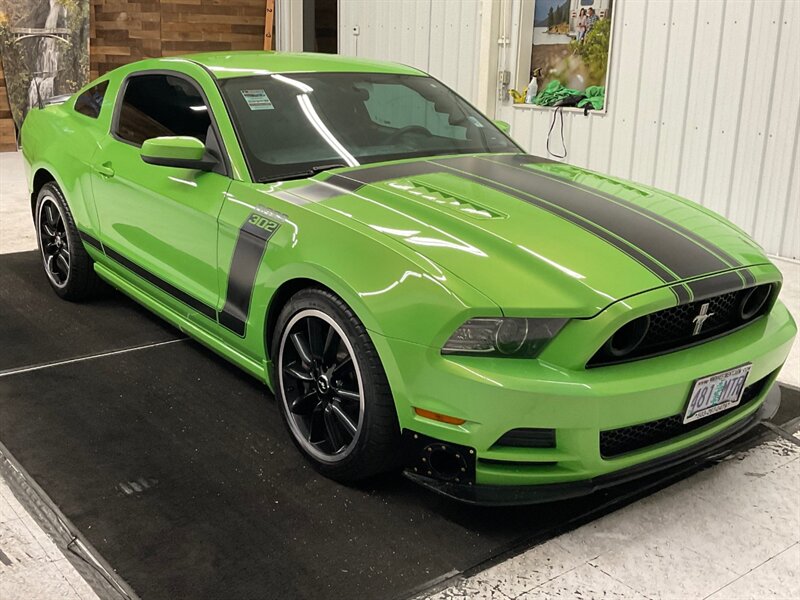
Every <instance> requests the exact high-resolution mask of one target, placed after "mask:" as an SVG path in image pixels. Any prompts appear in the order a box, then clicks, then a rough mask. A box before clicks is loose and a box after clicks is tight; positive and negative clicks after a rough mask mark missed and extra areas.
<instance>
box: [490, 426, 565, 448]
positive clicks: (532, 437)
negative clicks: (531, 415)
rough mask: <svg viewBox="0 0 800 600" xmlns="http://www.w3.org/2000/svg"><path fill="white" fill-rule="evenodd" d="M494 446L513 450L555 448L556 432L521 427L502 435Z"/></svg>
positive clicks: (553, 430)
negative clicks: (512, 448)
mask: <svg viewBox="0 0 800 600" xmlns="http://www.w3.org/2000/svg"><path fill="white" fill-rule="evenodd" d="M494 446H506V447H508V446H510V447H514V448H555V447H556V430H555V429H538V428H532V427H521V428H519V429H512V430H511V431H507V432H506V433H504V434H503V435H502V436H501V437H500V439H499V440H497V441H496V442H495V443H494V444H493V447H494Z"/></svg>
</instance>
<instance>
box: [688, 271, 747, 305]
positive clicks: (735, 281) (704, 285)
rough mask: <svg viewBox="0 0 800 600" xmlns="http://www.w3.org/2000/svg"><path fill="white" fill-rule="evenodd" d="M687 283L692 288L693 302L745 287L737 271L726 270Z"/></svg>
mask: <svg viewBox="0 0 800 600" xmlns="http://www.w3.org/2000/svg"><path fill="white" fill-rule="evenodd" d="M687 285H688V286H689V289H690V290H692V295H693V296H694V299H693V302H697V301H698V300H705V299H706V298H713V297H715V296H721V295H722V294H728V293H730V292H737V291H739V290H741V289H743V288H744V287H746V286H745V285H744V283H743V282H742V277H741V276H740V274H739V272H738V271H728V272H726V273H719V274H718V275H713V276H711V277H704V278H702V279H696V280H695V281H689V282H687Z"/></svg>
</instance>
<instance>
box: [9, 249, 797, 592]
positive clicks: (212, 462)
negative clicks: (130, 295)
mask: <svg viewBox="0 0 800 600" xmlns="http://www.w3.org/2000/svg"><path fill="white" fill-rule="evenodd" d="M35 259H36V256H35V254H33V255H31V254H18V255H10V256H6V257H2V258H0V278H2V279H1V280H0V281H1V282H2V283H0V335H2V336H3V337H2V338H0V339H2V340H3V342H5V340H7V339H10V340H11V341H12V342H13V343H14V345H15V348H14V350H13V356H12V357H11V359H9V358H7V357H6V356H5V351H6V348H5V347H4V348H3V358H2V360H3V361H6V362H5V363H4V364H8V363H13V364H17V365H24V364H30V363H31V362H33V360H32V359H31V358H30V357H34V358H35V362H37V363H40V362H45V361H53V360H57V359H59V358H69V357H74V356H80V355H86V354H90V353H94V352H108V351H109V350H113V349H115V348H118V347H126V346H131V345H136V344H141V343H146V342H154V341H159V340H164V339H170V336H174V335H175V334H174V333H173V332H172V330H170V329H168V328H167V327H166V326H162V325H160V323H159V321H157V320H156V319H155V318H154V317H150V316H148V315H147V314H145V313H144V312H143V311H141V310H139V309H137V308H135V307H134V305H133V304H132V303H130V302H128V301H126V300H124V299H122V298H120V297H117V296H115V295H112V296H111V297H109V298H106V299H104V300H101V301H98V302H95V303H92V304H88V305H84V306H81V305H72V304H68V303H64V302H61V301H59V300H57V299H56V298H55V297H53V294H52V292H51V291H50V289H49V288H48V286H47V283H46V281H45V280H44V276H43V275H41V273H40V271H39V269H38V264H37V263H36V260H35ZM9 286H14V287H15V288H16V289H17V290H18V292H17V293H16V294H15V293H13V292H11V291H9V290H8V287H9ZM19 298H22V299H21V300H18V299H19ZM36 312H39V313H42V312H44V313H45V314H46V315H47V317H48V319H49V320H48V319H43V320H41V321H40V320H37V319H35V318H33V316H32V315H34V314H35V313H36ZM9 319H11V320H17V321H18V322H17V323H8V322H7V321H8V320H9ZM49 324H52V328H53V329H54V333H55V334H56V337H55V340H56V342H54V343H51V344H50V345H48V344H46V343H45V341H44V336H45V335H46V334H49V331H50V325H49ZM11 333H13V337H11V338H9V337H6V336H8V335H9V334H11ZM40 355H44V356H40ZM0 368H2V367H0ZM787 393H788V394H793V396H792V400H791V401H790V402H788V403H787V402H786V401H784V406H787V407H794V408H795V409H797V408H798V407H800V402H798V400H797V398H798V397H800V396H798V394H797V392H795V391H791V392H788V391H787ZM799 410H800V409H799ZM782 412H783V413H784V416H785V417H791V416H796V415H797V412H795V413H794V414H789V413H790V412H791V411H790V410H789V411H786V410H782ZM754 435H755V433H754ZM0 440H2V441H3V443H4V444H5V445H6V447H7V448H8V449H9V450H10V451H11V453H12V454H13V455H14V456H15V458H16V459H17V460H18V461H19V462H20V463H21V464H22V465H23V467H24V468H25V469H26V470H27V471H28V473H29V474H30V475H31V476H32V477H33V478H34V479H35V480H36V481H37V482H38V484H39V485H40V486H41V487H42V488H43V489H44V490H45V491H46V492H47V494H48V495H49V496H50V498H51V499H52V500H53V501H54V502H55V503H56V504H57V505H58V506H59V508H60V509H61V511H62V512H63V513H64V514H65V515H66V516H67V517H68V518H69V519H70V520H71V521H72V523H73V524H75V525H76V526H77V527H78V529H79V530H80V531H81V532H82V533H83V534H84V535H85V536H86V538H87V539H88V540H89V541H90V542H91V544H92V545H93V546H94V547H95V548H96V549H97V550H98V551H99V552H100V553H101V554H102V555H103V556H104V558H105V559H106V560H107V561H108V562H109V563H110V564H111V565H112V566H113V567H114V568H115V569H116V570H117V572H118V573H119V574H120V575H121V576H122V577H123V578H124V579H125V580H126V581H127V582H128V583H129V584H131V586H132V587H133V589H134V590H136V591H137V593H139V594H140V595H141V597H142V598H144V599H145V600H149V599H162V598H163V599H172V598H192V599H197V600H201V599H205V598H208V599H214V600H216V599H219V598H237V599H238V598H281V599H282V600H289V599H292V598H313V599H319V600H327V599H341V598H359V599H360V598H365V599H369V598H398V597H404V596H407V595H408V594H410V593H411V592H412V591H414V590H418V589H420V587H421V586H424V585H425V584H426V583H427V582H431V581H433V580H436V579H440V578H442V577H445V576H447V575H448V574H452V573H454V572H461V571H465V570H469V569H473V568H475V567H476V565H479V564H481V563H485V561H487V560H492V559H493V558H494V557H497V556H498V555H500V554H502V553H503V552H505V551H508V550H509V549H512V548H514V547H518V546H519V545H520V544H530V543H533V542H537V541H542V540H543V539H545V538H546V537H549V536H552V535H554V534H555V533H557V532H558V531H559V530H562V529H565V528H569V527H572V526H574V525H576V524H578V523H580V522H582V521H585V520H588V519H590V518H592V517H593V516H596V515H597V514H599V513H602V512H607V511H608V510H611V508H610V507H616V506H620V505H622V504H624V503H626V502H629V501H632V499H635V498H636V497H637V496H640V495H643V494H646V493H648V492H649V491H652V490H653V489H658V488H659V487H663V486H664V485H667V484H669V483H670V482H671V481H673V480H674V479H675V478H676V477H680V476H681V475H683V474H685V473H686V471H687V469H692V468H694V469H696V468H700V467H701V466H702V465H701V464H699V463H698V464H696V465H693V466H691V467H685V468H681V469H677V470H673V471H670V472H667V473H662V474H660V475H659V476H657V477H651V478H648V479H645V480H640V481H637V482H636V483H633V484H630V485H626V486H623V487H619V488H615V489H614V490H610V491H606V492H603V493H601V494H595V495H593V496H590V497H587V498H583V499H579V500H573V501H566V502H560V503H554V504H548V505H540V506H531V507H518V508H503V509H486V508H479V507H471V506H466V505H462V504H458V503H455V502H453V501H450V500H447V499H445V498H442V497H439V496H436V495H434V494H432V493H430V492H427V491H425V490H423V489H421V488H419V487H417V486H415V485H413V484H412V483H410V482H408V481H407V480H405V479H404V478H402V477H401V476H400V475H399V474H390V475H387V476H385V477H383V478H381V479H380V480H378V481H374V482H371V483H370V484H369V485H366V486H361V487H347V486H342V485H338V484H336V483H333V482H331V481H329V480H327V479H325V478H323V477H320V476H319V475H317V474H316V473H315V472H314V471H313V470H312V469H311V468H310V467H308V465H307V464H306V463H305V461H304V460H303V459H302V457H301V456H300V455H299V453H298V452H297V450H296V449H295V448H294V446H293V445H292V443H291V442H290V440H289V437H288V434H287V433H286V432H285V430H284V427H283V424H282V423H281V421H280V416H279V414H278V411H277V407H276V406H275V403H274V400H273V399H272V398H271V396H270V395H269V394H268V393H267V392H266V390H265V388H264V387H263V386H262V385H261V384H260V383H258V382H257V381H255V380H254V379H251V378H250V377H248V376H247V375H245V374H243V373H242V372H241V371H239V370H237V369H236V368H235V367H233V366H230V365H229V364H228V363H226V362H225V361H223V360H222V359H221V358H219V357H217V356H216V355H213V354H212V353H210V352H209V351H206V350H205V349H203V348H202V347H201V346H199V345H198V344H196V343H194V342H192V341H189V340H185V341H179V342H176V343H172V344H169V345H162V346H157V347H152V348H148V349H145V350H140V351H137V352H128V353H124V354H115V355H107V356H103V357H98V358H92V359H89V360H84V361H78V362H72V363H65V364H60V365H56V366H51V367H47V368H44V369H40V370H37V371H27V372H19V373H15V374H7V375H5V376H3V377H0Z"/></svg>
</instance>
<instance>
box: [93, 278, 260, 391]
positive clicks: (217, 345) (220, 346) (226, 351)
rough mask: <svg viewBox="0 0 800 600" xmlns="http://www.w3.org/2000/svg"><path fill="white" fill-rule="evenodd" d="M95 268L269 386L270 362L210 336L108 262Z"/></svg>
mask: <svg viewBox="0 0 800 600" xmlns="http://www.w3.org/2000/svg"><path fill="white" fill-rule="evenodd" d="M94 270H95V272H97V274H98V276H99V277H100V278H101V279H103V280H104V281H106V282H108V283H109V284H110V285H111V286H113V287H115V288H117V289H118V290H119V291H121V292H122V293H124V294H125V295H126V296H129V297H130V298H131V299H133V300H134V301H136V302H138V303H139V304H141V305H142V306H144V307H145V308H146V309H148V310H149V311H151V312H153V313H155V314H156V315H158V316H159V317H161V318H162V319H164V320H165V321H167V322H168V323H170V324H171V325H173V326H175V327H177V328H178V329H179V330H180V331H182V332H183V333H185V334H187V335H188V336H190V337H191V338H193V339H195V340H197V341H198V342H200V343H201V344H203V345H204V346H206V347H207V348H208V349H210V350H212V351H213V352H215V353H216V354H219V355H220V356H221V357H222V358H224V359H226V360H228V361H230V362H231V363H233V364H234V365H236V366H237V367H239V368H240V369H242V370H243V371H245V372H247V373H248V374H249V375H252V376H253V377H255V378H256V379H258V380H259V381H261V382H262V383H265V384H267V385H269V377H268V372H269V369H268V365H266V364H260V363H258V362H256V361H254V360H252V359H251V358H248V357H247V356H245V355H243V354H242V353H240V352H238V351H237V350H235V349H233V348H231V347H230V346H229V345H228V344H226V343H225V342H223V341H222V340H220V339H219V338H217V337H215V336H213V335H211V334H210V333H208V332H206V331H205V330H203V329H201V328H200V327H198V326H197V325H195V324H194V323H192V322H191V321H189V320H188V319H186V318H185V317H183V316H181V315H179V314H178V313H176V312H175V311H173V310H172V309H171V308H169V307H168V306H167V305H166V304H164V303H163V302H161V301H159V300H158V299H156V298H154V297H153V296H151V295H150V294H148V293H147V292H145V291H143V290H142V289H141V288H139V287H136V286H134V285H133V284H131V283H129V282H128V281H127V280H125V279H123V278H122V277H120V276H119V275H117V274H116V273H114V272H113V271H112V270H111V269H109V268H108V267H106V266H105V265H103V264H101V263H99V262H95V263H94Z"/></svg>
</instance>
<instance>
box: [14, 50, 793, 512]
mask: <svg viewBox="0 0 800 600" xmlns="http://www.w3.org/2000/svg"><path fill="white" fill-rule="evenodd" d="M44 104H48V105H47V106H44ZM505 129H507V127H506V126H505V125H504V124H502V123H498V124H495V123H492V122H491V121H489V120H488V119H487V118H486V117H484V116H483V115H481V114H480V113H479V112H477V111H476V110H475V109H474V108H473V107H472V106H470V105H469V104H468V103H467V102H465V101H464V100H463V99H461V98H460V97H458V96H457V95H456V94H455V93H453V92H452V91H451V90H449V89H448V88H447V87H446V86H444V85H443V84H442V83H440V82H439V81H437V80H435V79H433V78H431V77H429V76H427V75H425V74H424V73H422V72H420V71H417V70H415V69H412V68H410V67H405V66H400V65H393V64H384V63H376V62H369V61H360V60H358V61H357V60H350V59H343V58H340V57H335V56H316V55H301V54H298V55H291V54H272V53H262V52H251V53H216V54H202V55H194V56H185V57H176V58H162V59H153V60H146V61H142V62H138V63H135V64H132V65H128V66H126V67H122V68H120V69H117V70H116V71H113V72H111V73H109V74H107V75H105V76H103V77H101V78H99V79H97V80H96V81H94V82H92V83H90V84H89V85H88V86H87V87H85V88H84V89H82V90H81V91H80V92H78V93H77V94H75V95H74V96H72V97H70V98H68V99H64V98H61V99H54V100H52V101H50V102H49V103H43V107H42V108H40V109H36V110H33V111H31V113H30V114H29V115H28V117H27V119H26V120H25V124H24V126H23V128H22V136H21V137H22V147H23V152H24V155H25V158H26V162H27V165H28V168H29V179H28V180H29V182H30V191H31V207H32V210H33V214H34V220H35V224H36V229H37V232H38V237H39V242H40V248H41V254H42V261H43V265H44V269H45V272H46V274H47V277H48V278H49V281H50V284H51V285H52V287H53V289H54V290H55V292H56V293H57V294H58V295H59V296H60V297H62V298H64V299H67V300H80V299H83V298H86V297H88V296H89V295H90V294H91V293H92V291H93V290H94V289H95V286H96V284H97V282H98V281H99V280H100V279H102V280H105V281H106V282H108V283H110V284H111V285H113V286H114V287H116V288H118V289H120V290H122V291H123V292H124V293H126V294H128V295H129V296H131V297H132V298H134V299H135V300H136V301H138V302H140V303H141V304H143V305H144V306H146V307H147V308H149V309H150V310H152V311H153V312H154V313H156V314H158V315H160V316H161V317H163V318H164V319H166V320H167V321H169V322H170V323H172V324H173V325H175V326H177V327H179V328H180V329H181V330H183V331H185V332H187V333H189V334H190V335H191V336H192V337H194V338H195V339H197V340H198V341H200V342H202V343H203V344H205V345H207V346H208V347H210V348H212V349H213V350H215V351H216V352H218V353H219V354H221V355H222V356H223V357H225V358H227V359H228V360H230V361H231V362H233V363H235V364H236V365H238V366H240V367H241V368H242V369H244V370H245V371H246V372H248V373H250V374H252V375H253V376H255V377H257V378H258V379H260V380H262V381H264V382H265V383H266V384H267V385H268V386H269V387H270V388H271V389H272V390H273V391H274V393H275V396H276V398H277V401H278V404H279V406H280V410H281V413H282V415H283V418H284V420H285V422H286V425H287V429H288V431H289V433H290V435H291V437H292V438H293V440H294V442H295V443H296V445H297V447H298V448H299V449H300V451H301V452H302V453H303V454H304V455H305V456H306V457H307V458H308V459H309V460H310V461H311V462H312V463H313V464H314V465H315V466H316V468H317V469H319V471H321V472H322V473H324V474H325V475H327V476H329V477H332V478H334V479H337V480H340V481H353V480H357V479H361V478H365V477H368V476H371V475H374V474H376V473H379V472H381V471H385V470H388V469H393V468H398V467H403V468H404V469H405V473H406V474H407V475H408V476H409V477H411V478H412V479H413V480H415V481H417V482H419V483H421V484H423V485H425V486H427V487H429V488H432V489H435V490H437V491H439V492H442V493H444V494H447V495H450V496H453V497H456V498H460V499H462V500H466V501H471V502H479V503H524V502H537V501H544V500H550V499H554V498H561V497H568V496H574V495H579V494H585V493H589V492H591V491H593V490H596V489H599V488H602V487H606V486H609V485H613V484H615V483H618V482H621V481H626V480H629V479H631V478H632V477H635V476H638V475H643V474H646V473H650V472H652V471H653V470H655V469H659V468H663V467H666V466H669V465H673V464H676V463H678V462H681V461H685V460H689V459H693V458H695V457H697V456H700V455H707V454H709V453H713V452H715V451H716V450H717V449H719V448H721V447H722V446H723V445H724V444H725V443H727V442H728V441H730V440H731V439H732V438H733V437H734V436H736V435H737V434H740V433H741V432H742V431H744V430H745V429H747V428H748V427H750V426H752V425H753V424H754V423H756V422H757V421H758V420H759V419H760V418H762V417H763V416H764V414H765V412H768V411H770V410H774V409H775V407H774V400H773V399H774V396H775V394H773V393H770V391H771V389H772V388H773V384H774V382H775V378H776V377H777V374H778V370H779V369H780V367H781V365H782V364H783V362H784V360H785V358H786V356H787V354H788V352H789V348H790V345H791V343H792V339H793V338H794V335H795V332H796V327H795V324H794V322H793V321H792V318H791V317H790V315H789V313H788V312H787V310H786V308H785V307H784V306H783V304H781V303H780V302H779V301H778V299H777V296H778V292H779V289H780V286H781V276H780V273H779V272H778V270H777V269H776V268H775V266H773V265H772V264H771V263H770V262H769V260H768V259H767V258H766V256H765V255H764V253H763V252H762V250H761V249H760V248H759V247H758V246H757V245H756V244H755V243H754V242H753V241H752V240H751V239H750V238H749V237H748V236H747V235H746V234H745V233H743V232H742V231H741V230H739V229H738V228H736V227H735V226H733V225H732V224H730V223H728V222H727V221H725V220H724V219H722V218H720V217H719V216H717V215H715V214H713V213H712V212H710V211H708V210H705V209H704V208H702V207H700V206H698V205H696V204H693V203H691V202H689V201H687V200H684V199H681V198H678V197H675V196H673V195H670V194H667V193H664V192H661V191H658V190H654V189H652V188H649V187H646V186H642V185H638V184H635V183H631V182H627V181H620V180H617V179H613V178H610V177H607V176H604V175H600V174H597V173H593V172H591V171H587V170H585V169H579V168H577V167H572V166H569V165H565V164H561V163H557V162H551V161H548V160H544V159H541V158H537V157H534V156H530V155H526V154H525V153H523V152H522V151H521V149H520V148H519V147H518V146H517V145H516V144H515V143H514V142H513V141H512V140H511V139H510V138H509V137H508V136H507V135H506V133H505V131H504V130H505Z"/></svg>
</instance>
